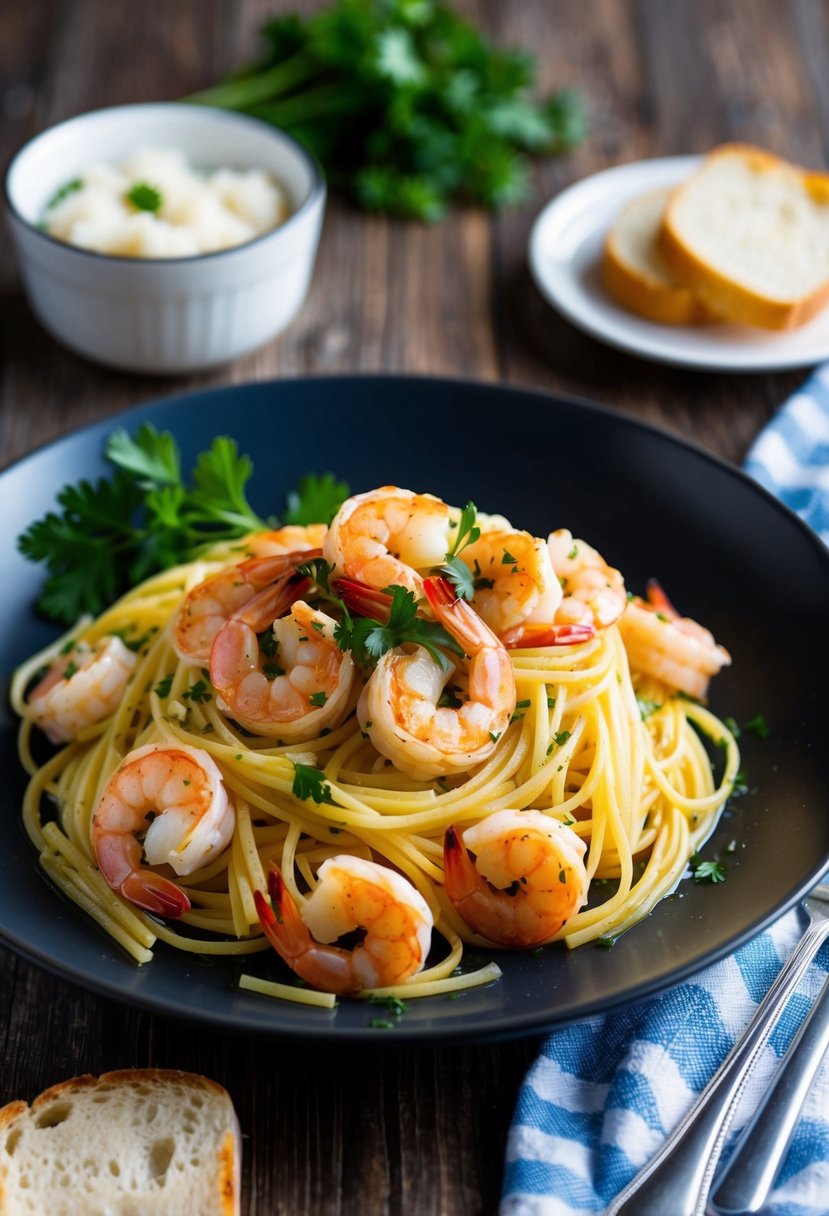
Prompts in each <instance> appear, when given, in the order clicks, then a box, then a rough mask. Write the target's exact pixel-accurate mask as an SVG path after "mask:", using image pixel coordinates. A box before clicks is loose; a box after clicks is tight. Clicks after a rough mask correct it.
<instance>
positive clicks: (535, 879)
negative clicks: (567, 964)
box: [443, 810, 588, 949]
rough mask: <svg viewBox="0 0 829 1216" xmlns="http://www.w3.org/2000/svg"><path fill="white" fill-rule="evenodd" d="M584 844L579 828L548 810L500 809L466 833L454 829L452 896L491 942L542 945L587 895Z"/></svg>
mask: <svg viewBox="0 0 829 1216" xmlns="http://www.w3.org/2000/svg"><path fill="white" fill-rule="evenodd" d="M585 849H586V846H585V843H584V841H583V840H582V839H581V838H580V837H579V836H577V835H576V833H575V832H573V831H571V829H570V828H568V827H565V826H564V824H562V823H559V821H558V820H557V819H551V818H550V817H549V816H547V815H544V814H542V812H541V811H510V810H506V811H496V812H495V813H494V814H492V815H489V816H488V818H486V819H483V820H481V822H480V823H477V824H475V826H474V827H471V828H467V829H466V831H465V832H463V833H462V834H461V833H459V831H458V829H457V828H455V827H450V828H447V830H446V835H445V837H444V842H443V856H444V882H445V885H446V894H447V895H448V896H449V898H450V899H451V900H452V903H453V904H454V905H455V907H456V908H457V909H458V911H459V912H460V914H461V916H462V917H463V918H464V920H465V921H466V923H467V924H468V925H469V927H470V928H471V929H474V930H475V932H476V933H480V934H481V935H482V936H483V937H486V938H488V939H489V940H490V941H491V942H498V943H499V945H502V946H511V947H513V948H514V949H521V948H526V947H531V946H539V945H541V944H542V942H548V941H549V940H550V938H552V937H555V935H556V933H558V931H559V929H561V928H562V926H563V925H565V924H566V923H567V921H568V920H569V919H570V917H571V916H572V915H573V914H574V913H575V912H577V911H578V910H579V908H580V907H581V906H582V904H584V902H585V901H586V899H587V886H588V881H587V871H586V869H585V867H584V860H583V859H584V854H585ZM470 852H471V853H474V855H475V860H474V862H473V861H472V859H471V858H470V856H469V853H470Z"/></svg>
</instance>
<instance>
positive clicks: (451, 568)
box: [436, 555, 478, 600]
mask: <svg viewBox="0 0 829 1216" xmlns="http://www.w3.org/2000/svg"><path fill="white" fill-rule="evenodd" d="M436 573H437V574H442V575H443V577H444V578H445V579H448V580H449V582H450V583H451V584H452V586H453V587H454V588H455V592H456V594H457V595H458V596H459V598H460V599H464V600H471V599H472V598H473V596H474V595H475V592H476V590H477V584H478V580H477V579H476V578H474V576H473V574H472V571H471V570H470V569H469V567H468V566H467V565H466V563H465V562H464V560H463V558H461V557H455V556H454V555H452V556H447V558H446V561H445V562H444V564H443V565H442V566H440V567H439V568H438V569H437V570H436Z"/></svg>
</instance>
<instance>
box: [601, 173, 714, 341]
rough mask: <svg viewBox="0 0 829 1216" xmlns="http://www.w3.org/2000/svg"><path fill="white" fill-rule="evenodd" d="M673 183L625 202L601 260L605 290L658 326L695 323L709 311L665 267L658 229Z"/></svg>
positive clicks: (610, 232) (706, 317)
mask: <svg viewBox="0 0 829 1216" xmlns="http://www.w3.org/2000/svg"><path fill="white" fill-rule="evenodd" d="M673 191H674V188H673V187H672V186H668V187H665V188H663V189H660V190H653V191H651V192H650V193H649V194H645V195H642V196H641V198H636V199H634V200H633V201H632V202H630V203H628V204H627V206H626V207H624V208H623V209H622V211H621V212H620V213H619V216H618V217H617V219H616V221H615V222H614V224H613V227H612V228H611V229H610V231H609V232H608V234H607V238H606V240H605V246H604V257H603V259H602V278H603V281H604V285H605V289H606V291H607V292H608V294H609V295H611V296H613V299H614V300H616V301H617V302H618V303H619V304H621V305H622V306H623V307H624V308H627V309H628V310H629V311H630V312H635V313H638V315H639V316H640V317H647V319H648V320H649V321H659V322H661V323H662V324H663V325H699V324H701V323H702V322H704V321H710V320H711V319H712V318H711V314H710V312H709V310H708V309H707V308H706V307H705V305H704V304H703V303H702V301H701V300H700V299H699V298H698V297H697V296H695V295H694V293H693V292H692V291H690V290H689V289H688V288H687V287H683V286H682V285H681V284H680V283H678V282H677V280H676V278H675V277H674V275H673V274H671V271H670V270H669V268H668V264H667V262H666V261H665V259H664V257H663V256H662V254H661V252H660V250H659V245H658V238H659V230H660V228H661V227H662V216H663V214H664V212H665V207H666V205H667V203H668V200H669V199H670V197H671V195H672V194H673Z"/></svg>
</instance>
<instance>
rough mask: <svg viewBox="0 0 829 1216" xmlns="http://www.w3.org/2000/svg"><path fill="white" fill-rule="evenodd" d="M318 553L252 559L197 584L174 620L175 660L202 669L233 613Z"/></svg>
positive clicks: (308, 550) (298, 551) (286, 553)
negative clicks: (219, 634)
mask: <svg viewBox="0 0 829 1216" xmlns="http://www.w3.org/2000/svg"><path fill="white" fill-rule="evenodd" d="M283 531H287V529H283ZM259 535H260V536H267V535H278V534H277V533H273V534H270V533H260V534H259ZM320 553H321V550H320V549H316V548H311V547H309V548H306V549H292V550H286V551H284V552H282V553H272V554H270V555H269V556H264V557H261V556H260V557H251V558H248V559H247V560H246V561H243V562H239V563H238V565H235V566H230V567H228V568H227V569H226V570H220V571H219V573H218V574H213V575H211V576H210V578H207V579H205V580H204V581H203V582H201V583H197V584H196V586H195V587H193V588H192V589H191V590H190V591H189V592H188V593H187V595H186V596H185V597H184V600H183V601H182V603H181V606H180V607H179V609H178V612H177V613H176V615H175V617H174V618H173V622H172V642H173V649H174V650H175V652H176V654H177V655H178V657H179V658H180V659H181V660H182V662H183V663H189V664H191V665H192V666H194V667H205V666H206V665H207V663H208V661H209V659H210V648H211V646H212V645H213V642H214V641H215V638H216V635H217V634H218V632H219V630H220V629H221V628H222V626H223V625H224V624H225V623H226V621H228V620H229V618H230V617H232V616H233V614H234V613H236V612H238V611H239V610H240V609H241V608H243V607H244V605H245V604H247V603H249V602H250V601H251V600H252V599H253V598H254V596H256V595H257V594H258V593H259V592H261V591H264V590H266V589H267V588H268V587H270V586H272V585H273V584H274V583H275V582H276V581H277V580H278V579H280V578H281V577H282V576H283V575H285V574H287V573H289V572H290V571H292V570H293V569H294V568H295V567H296V565H297V564H298V563H299V562H302V561H308V559H309V558H312V557H319V556H320Z"/></svg>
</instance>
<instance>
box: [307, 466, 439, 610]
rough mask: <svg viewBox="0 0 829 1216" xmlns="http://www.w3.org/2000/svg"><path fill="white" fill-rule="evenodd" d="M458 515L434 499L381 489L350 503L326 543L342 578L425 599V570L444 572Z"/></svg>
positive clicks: (326, 551) (393, 488) (326, 553)
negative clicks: (401, 590)
mask: <svg viewBox="0 0 829 1216" xmlns="http://www.w3.org/2000/svg"><path fill="white" fill-rule="evenodd" d="M451 515H452V512H451V510H450V508H449V507H448V506H447V505H446V503H445V502H441V500H440V499H439V498H433V497H432V495H431V494H414V493H412V491H411V490H401V489H399V488H398V487H397V486H381V487H380V489H378V490H369V491H368V493H366V494H356V495H354V496H353V497H352V498H347V499H346V500H345V502H344V503H343V505H342V506H341V507H340V509H339V511H338V512H337V514H336V515H335V516H334V519H333V520H332V522H331V527H330V528H329V529H328V535H327V536H326V538H325V541H324V542H323V555H324V557H325V559H326V561H327V562H328V563H329V565H331V566H332V567H333V568H334V570H335V571H336V572H337V574H340V575H346V576H347V577H348V578H355V579H358V580H359V581H360V582H363V583H366V584H368V586H369V587H375V588H378V589H381V590H382V588H384V587H391V586H401V587H406V588H407V589H408V590H409V591H413V592H415V594H419V593H420V588H421V584H422V579H421V576H420V575H419V574H418V573H417V572H418V571H419V570H429V569H431V568H432V567H433V566H439V565H440V563H441V562H442V561H443V560H444V558H445V557H446V552H447V549H448V548H449V533H450V529H451V527H452V518H451Z"/></svg>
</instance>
